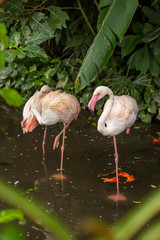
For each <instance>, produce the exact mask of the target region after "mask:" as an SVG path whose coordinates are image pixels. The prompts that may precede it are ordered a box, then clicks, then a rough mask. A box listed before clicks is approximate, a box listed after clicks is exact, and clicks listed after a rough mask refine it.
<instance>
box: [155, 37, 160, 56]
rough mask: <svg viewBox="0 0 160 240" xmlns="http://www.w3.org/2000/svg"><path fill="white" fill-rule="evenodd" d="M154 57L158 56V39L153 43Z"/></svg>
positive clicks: (159, 47) (159, 43) (159, 50)
mask: <svg viewBox="0 0 160 240" xmlns="http://www.w3.org/2000/svg"><path fill="white" fill-rule="evenodd" d="M154 55H160V38H158V39H157V40H156V42H155V45H154Z"/></svg>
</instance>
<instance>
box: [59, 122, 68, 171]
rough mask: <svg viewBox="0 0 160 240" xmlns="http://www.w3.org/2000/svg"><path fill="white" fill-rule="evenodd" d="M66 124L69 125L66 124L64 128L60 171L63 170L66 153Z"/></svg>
mask: <svg viewBox="0 0 160 240" xmlns="http://www.w3.org/2000/svg"><path fill="white" fill-rule="evenodd" d="M66 126H67V125H65V124H64V128H63V139H62V146H61V167H60V171H62V170H63V153H64V140H65V132H66Z"/></svg>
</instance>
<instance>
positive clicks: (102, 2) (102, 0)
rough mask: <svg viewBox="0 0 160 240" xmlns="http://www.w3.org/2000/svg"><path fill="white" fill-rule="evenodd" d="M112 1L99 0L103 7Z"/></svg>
mask: <svg viewBox="0 0 160 240" xmlns="http://www.w3.org/2000/svg"><path fill="white" fill-rule="evenodd" d="M111 3H112V0H100V3H99V5H100V7H101V8H103V7H107V6H108V5H111Z"/></svg>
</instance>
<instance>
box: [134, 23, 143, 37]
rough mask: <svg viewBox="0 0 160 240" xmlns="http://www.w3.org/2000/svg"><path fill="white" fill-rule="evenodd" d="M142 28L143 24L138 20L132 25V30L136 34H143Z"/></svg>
mask: <svg viewBox="0 0 160 240" xmlns="http://www.w3.org/2000/svg"><path fill="white" fill-rule="evenodd" d="M143 28H144V25H143V24H142V23H139V22H135V23H133V25H132V29H133V32H134V33H135V34H138V35H141V34H143Z"/></svg>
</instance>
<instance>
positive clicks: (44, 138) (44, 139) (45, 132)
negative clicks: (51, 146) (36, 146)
mask: <svg viewBox="0 0 160 240" xmlns="http://www.w3.org/2000/svg"><path fill="white" fill-rule="evenodd" d="M46 136H47V126H45V130H44V136H43V142H42V150H43V157H45V150H46Z"/></svg>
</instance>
